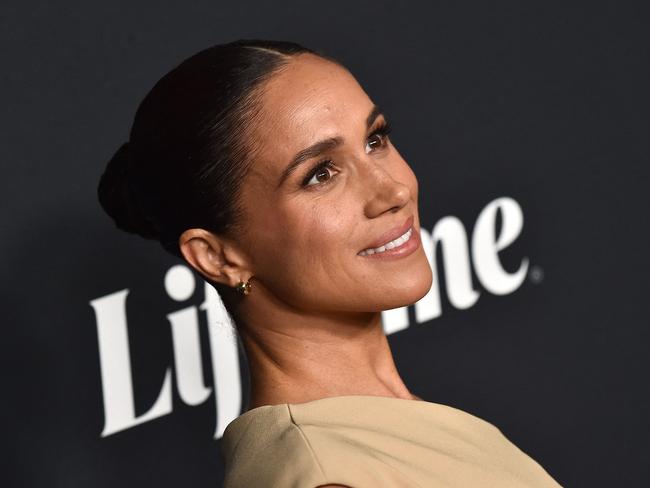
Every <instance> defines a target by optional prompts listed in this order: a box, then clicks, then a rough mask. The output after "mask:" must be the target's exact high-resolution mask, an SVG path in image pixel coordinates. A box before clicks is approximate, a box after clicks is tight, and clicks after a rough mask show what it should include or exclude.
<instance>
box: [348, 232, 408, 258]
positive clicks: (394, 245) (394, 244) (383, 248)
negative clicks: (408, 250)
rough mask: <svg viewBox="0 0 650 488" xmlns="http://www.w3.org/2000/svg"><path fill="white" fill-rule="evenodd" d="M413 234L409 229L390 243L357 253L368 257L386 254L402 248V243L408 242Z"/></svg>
mask: <svg viewBox="0 0 650 488" xmlns="http://www.w3.org/2000/svg"><path fill="white" fill-rule="evenodd" d="M412 234H413V227H411V228H409V230H407V231H406V232H405V233H404V234H402V235H401V236H399V237H398V238H397V239H393V240H392V241H388V242H386V243H385V244H382V245H381V246H379V247H375V248H368V249H364V250H363V251H361V252H360V253H359V256H368V255H371V254H380V253H382V252H386V251H388V250H391V249H395V248H398V247H400V246H402V245H403V244H404V243H406V242H408V241H409V239H410V238H411V235H412Z"/></svg>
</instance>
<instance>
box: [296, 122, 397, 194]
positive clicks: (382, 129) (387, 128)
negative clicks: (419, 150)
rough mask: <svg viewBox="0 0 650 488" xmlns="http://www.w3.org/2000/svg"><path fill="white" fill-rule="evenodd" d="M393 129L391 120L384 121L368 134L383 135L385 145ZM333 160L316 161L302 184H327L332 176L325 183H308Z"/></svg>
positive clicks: (330, 165) (305, 185)
mask: <svg viewBox="0 0 650 488" xmlns="http://www.w3.org/2000/svg"><path fill="white" fill-rule="evenodd" d="M392 130H393V127H392V126H391V124H390V122H387V121H384V122H382V123H381V124H380V125H379V126H378V127H377V128H376V129H375V130H373V131H372V132H371V133H370V135H369V136H368V139H370V138H371V137H373V136H377V135H379V136H381V137H382V140H383V143H384V145H385V144H386V142H387V141H388V135H389V134H390V133H391V131H392ZM332 162H333V161H332V160H331V159H323V160H321V161H319V162H318V163H316V164H315V165H314V167H313V168H312V169H311V170H310V171H309V173H307V176H305V179H304V180H303V181H302V186H304V187H307V186H321V185H326V184H327V183H328V182H329V181H331V180H332V178H333V177H332V178H330V179H329V180H327V182H325V183H318V184H317V185H307V183H309V180H311V179H312V178H313V177H314V175H316V174H317V173H318V172H319V171H320V170H321V169H323V168H331V167H332Z"/></svg>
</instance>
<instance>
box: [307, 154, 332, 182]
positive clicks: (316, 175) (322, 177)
mask: <svg viewBox="0 0 650 488" xmlns="http://www.w3.org/2000/svg"><path fill="white" fill-rule="evenodd" d="M332 164H333V162H332V161H331V160H329V159H328V160H325V161H323V162H321V163H320V164H319V165H317V168H316V169H315V170H314V171H313V172H311V173H310V174H309V176H307V177H306V178H305V180H304V181H303V183H302V184H303V186H316V185H319V184H326V183H329V181H330V180H331V179H332V177H333V174H332V169H333V166H332ZM334 174H336V173H334Z"/></svg>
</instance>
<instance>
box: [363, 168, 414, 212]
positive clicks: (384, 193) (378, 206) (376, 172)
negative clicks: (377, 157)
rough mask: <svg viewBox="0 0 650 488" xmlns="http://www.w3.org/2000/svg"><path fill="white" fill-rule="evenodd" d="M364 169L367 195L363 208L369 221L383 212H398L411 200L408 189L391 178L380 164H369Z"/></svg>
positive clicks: (388, 172)
mask: <svg viewBox="0 0 650 488" xmlns="http://www.w3.org/2000/svg"><path fill="white" fill-rule="evenodd" d="M386 164H388V163H386ZM365 167H366V168H367V170H366V175H365V176H366V177H365V178H364V180H363V181H364V187H365V188H366V191H367V195H368V198H367V200H366V203H365V208H364V213H365V215H366V217H367V218H370V219H371V218H375V217H377V216H379V215H381V214H383V213H384V212H399V211H400V209H402V208H403V207H404V206H405V205H406V204H407V203H408V201H409V200H410V198H411V191H410V189H409V187H408V186H407V185H406V184H404V183H402V182H401V181H398V180H396V179H395V178H393V176H392V175H391V172H390V171H389V170H387V169H385V168H384V167H382V166H381V163H379V164H378V163H377V162H370V164H368V165H365Z"/></svg>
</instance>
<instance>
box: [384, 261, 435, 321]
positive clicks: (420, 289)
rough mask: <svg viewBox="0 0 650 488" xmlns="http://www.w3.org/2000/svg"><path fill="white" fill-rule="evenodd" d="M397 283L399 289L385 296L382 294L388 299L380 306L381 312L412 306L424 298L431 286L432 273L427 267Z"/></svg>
mask: <svg viewBox="0 0 650 488" xmlns="http://www.w3.org/2000/svg"><path fill="white" fill-rule="evenodd" d="M399 282H400V287H399V288H397V289H393V290H390V291H389V292H388V293H385V294H384V293H382V295H385V296H386V297H388V299H387V300H386V301H384V303H383V304H382V307H381V309H382V311H383V310H390V309H393V308H400V307H406V306H409V305H413V304H414V303H415V302H417V301H418V300H420V299H421V298H422V297H424V296H425V295H426V294H427V293H429V290H430V289H431V285H432V284H433V272H432V271H431V268H430V267H429V266H427V267H426V269H425V270H424V271H423V272H421V273H418V274H417V275H412V276H410V279H407V280H403V279H400V280H399Z"/></svg>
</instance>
